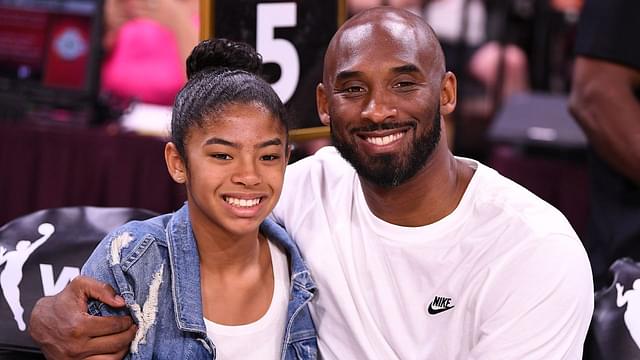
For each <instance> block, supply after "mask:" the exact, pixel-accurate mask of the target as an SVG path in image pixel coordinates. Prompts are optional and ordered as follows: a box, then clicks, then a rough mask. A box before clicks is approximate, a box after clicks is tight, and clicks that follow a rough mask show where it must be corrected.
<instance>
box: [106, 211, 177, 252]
mask: <svg viewBox="0 0 640 360" xmlns="http://www.w3.org/2000/svg"><path fill="white" fill-rule="evenodd" d="M172 215H173V214H164V215H159V216H156V217H153V218H150V219H147V220H136V221H130V222H128V223H126V224H124V225H122V226H120V227H118V228H116V229H115V230H113V231H111V232H110V233H109V234H108V235H107V236H105V238H104V239H103V240H102V242H101V243H100V247H103V250H104V251H105V252H106V253H107V254H108V256H109V258H111V263H113V262H114V261H116V260H117V259H119V261H117V262H122V263H124V262H129V261H133V260H136V259H137V258H139V257H141V256H143V255H144V254H145V253H146V250H147V248H149V247H151V246H156V247H160V248H165V249H166V247H167V235H166V234H167V231H166V228H167V225H168V223H169V220H170V219H171V217H172Z"/></svg>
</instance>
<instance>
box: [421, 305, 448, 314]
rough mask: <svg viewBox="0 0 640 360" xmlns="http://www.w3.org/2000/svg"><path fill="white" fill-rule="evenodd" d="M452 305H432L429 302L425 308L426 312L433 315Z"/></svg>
mask: <svg viewBox="0 0 640 360" xmlns="http://www.w3.org/2000/svg"><path fill="white" fill-rule="evenodd" d="M453 308H454V306H448V307H446V306H442V307H441V306H433V304H429V307H428V308H427V312H428V313H429V314H431V315H435V314H440V313H441V312H443V311H447V310H450V309H453Z"/></svg>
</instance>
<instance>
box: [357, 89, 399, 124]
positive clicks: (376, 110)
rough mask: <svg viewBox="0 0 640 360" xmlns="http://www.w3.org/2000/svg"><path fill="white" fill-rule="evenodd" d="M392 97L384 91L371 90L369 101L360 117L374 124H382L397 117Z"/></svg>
mask: <svg viewBox="0 0 640 360" xmlns="http://www.w3.org/2000/svg"><path fill="white" fill-rule="evenodd" d="M392 98H393V97H392V96H391V95H390V94H387V93H386V92H385V91H384V90H372V91H371V94H370V96H369V99H368V101H367V103H366V105H365V108H364V109H363V110H362V113H361V116H362V118H363V119H367V120H369V121H371V122H374V123H382V122H384V121H385V120H387V119H389V118H394V117H396V116H397V115H398V109H397V108H396V104H395V103H394V101H393V99H392Z"/></svg>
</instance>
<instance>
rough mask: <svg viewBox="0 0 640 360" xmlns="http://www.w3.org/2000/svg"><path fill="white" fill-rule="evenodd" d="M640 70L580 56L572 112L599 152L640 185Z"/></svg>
mask: <svg viewBox="0 0 640 360" xmlns="http://www.w3.org/2000/svg"><path fill="white" fill-rule="evenodd" d="M639 86H640V70H635V69H633V68H630V67H626V66H623V65H618V64H614V63H610V62H607V61H602V60H596V59H590V58H586V57H578V58H577V59H576V62H575V67H574V73H573V88H572V90H571V96H570V98H569V109H570V111H571V113H572V114H573V116H574V117H575V119H576V120H577V122H578V124H580V126H581V127H582V129H583V130H584V132H585V133H586V135H587V137H588V138H589V141H590V143H591V145H592V146H593V147H594V148H595V150H596V152H597V153H598V154H599V155H600V156H601V157H602V158H603V159H604V160H606V161H607V163H609V164H610V165H611V167H613V168H614V169H616V170H617V171H618V172H620V173H621V174H623V175H625V176H626V177H628V178H629V179H631V180H632V181H634V182H635V183H636V184H640V102H639V101H638V99H637V98H636V97H635V94H634V93H633V90H634V88H637V87H639Z"/></svg>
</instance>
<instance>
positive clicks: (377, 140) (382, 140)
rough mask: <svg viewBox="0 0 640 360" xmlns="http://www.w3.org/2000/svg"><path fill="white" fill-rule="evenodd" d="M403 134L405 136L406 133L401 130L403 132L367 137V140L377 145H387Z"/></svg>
mask: <svg viewBox="0 0 640 360" xmlns="http://www.w3.org/2000/svg"><path fill="white" fill-rule="evenodd" d="M403 136H404V133H403V132H401V133H395V134H391V135H387V136H383V137H368V138H366V140H367V142H369V143H371V144H375V145H387V144H389V143H392V142H394V141H396V140H398V139H400V138H401V137H403Z"/></svg>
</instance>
